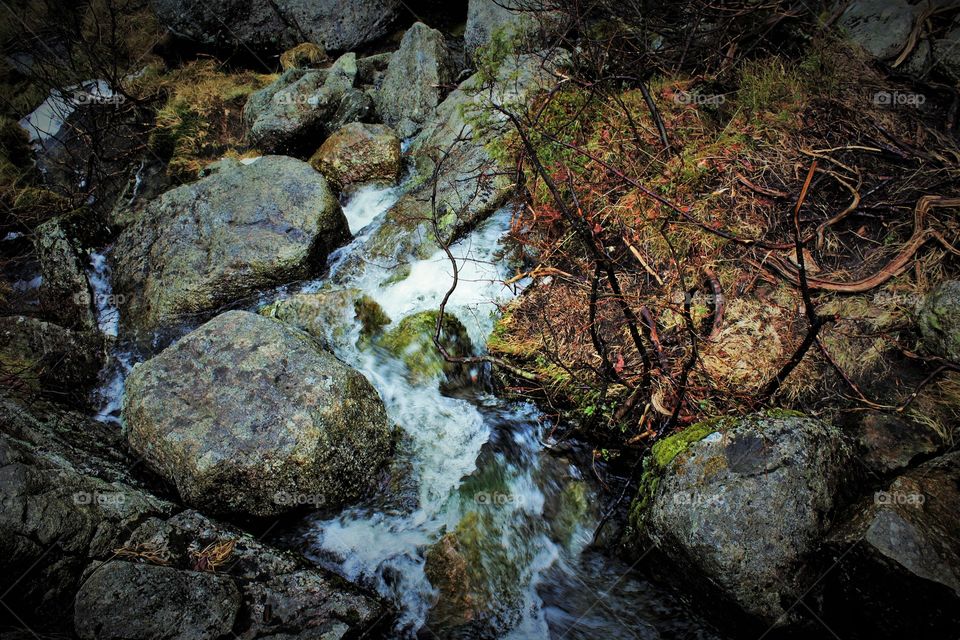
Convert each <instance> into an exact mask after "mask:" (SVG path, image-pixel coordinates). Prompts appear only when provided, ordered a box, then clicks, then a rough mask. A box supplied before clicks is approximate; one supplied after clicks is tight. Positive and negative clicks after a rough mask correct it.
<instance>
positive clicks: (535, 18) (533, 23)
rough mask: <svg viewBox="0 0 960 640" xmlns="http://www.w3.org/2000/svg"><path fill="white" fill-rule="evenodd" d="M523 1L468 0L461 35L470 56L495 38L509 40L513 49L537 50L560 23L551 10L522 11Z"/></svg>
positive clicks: (559, 18)
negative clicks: (465, 21) (464, 23)
mask: <svg viewBox="0 0 960 640" xmlns="http://www.w3.org/2000/svg"><path fill="white" fill-rule="evenodd" d="M525 8H527V7H525V6H524V2H523V0H470V3H469V5H468V7H467V26H466V30H465V31H464V34H463V40H464V43H465V45H466V50H467V54H468V55H470V56H473V57H476V55H477V54H478V53H479V50H480V49H481V48H482V47H485V46H487V45H489V44H490V42H491V41H492V40H493V39H494V38H495V37H496V38H500V39H502V40H503V41H504V42H507V43H510V46H511V48H512V49H513V50H514V51H521V52H524V53H527V52H531V51H536V50H537V49H540V48H542V47H543V46H544V45H545V44H546V43H547V38H548V36H549V35H550V34H552V33H556V32H557V31H558V30H559V29H560V25H561V24H562V19H561V14H560V13H559V12H554V11H538V12H533V11H529V10H524V9H525Z"/></svg>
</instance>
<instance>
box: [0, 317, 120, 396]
mask: <svg viewBox="0 0 960 640" xmlns="http://www.w3.org/2000/svg"><path fill="white" fill-rule="evenodd" d="M103 358H104V353H103V345H102V344H101V342H100V340H99V338H98V337H97V336H96V335H95V334H93V333H82V332H79V331H71V330H70V329H66V328H64V327H61V326H60V325H57V324H53V323H52V322H44V321H42V320H38V319H36V318H28V317H26V316H8V317H3V318H0V371H2V376H3V378H4V380H5V384H7V385H8V386H10V387H11V388H20V389H23V390H28V391H32V392H42V393H46V394H49V395H52V396H54V397H58V398H60V399H71V400H74V401H79V402H82V401H83V400H84V398H85V391H86V390H87V389H89V388H90V387H91V386H92V385H93V384H94V383H95V382H96V380H97V374H98V372H99V371H100V367H101V366H102V364H103Z"/></svg>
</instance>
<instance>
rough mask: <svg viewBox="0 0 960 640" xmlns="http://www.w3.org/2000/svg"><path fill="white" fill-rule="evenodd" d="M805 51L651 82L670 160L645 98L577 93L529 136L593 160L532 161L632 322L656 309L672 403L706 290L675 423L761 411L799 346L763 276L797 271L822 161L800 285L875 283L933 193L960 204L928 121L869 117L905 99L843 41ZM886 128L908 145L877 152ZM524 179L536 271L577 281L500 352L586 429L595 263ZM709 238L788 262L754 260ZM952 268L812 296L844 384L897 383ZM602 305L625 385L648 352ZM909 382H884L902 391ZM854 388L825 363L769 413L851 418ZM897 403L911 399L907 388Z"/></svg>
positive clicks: (928, 256) (540, 293)
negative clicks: (761, 397)
mask: <svg viewBox="0 0 960 640" xmlns="http://www.w3.org/2000/svg"><path fill="white" fill-rule="evenodd" d="M811 51H812V53H811V54H809V55H808V56H807V57H806V58H804V59H801V60H798V61H791V60H786V59H781V58H776V57H774V58H766V59H762V60H755V61H746V62H743V63H741V64H739V65H738V66H737V67H736V72H735V73H733V74H732V84H731V78H729V77H728V78H727V79H726V80H725V82H726V84H723V83H722V82H719V81H715V82H714V84H709V83H707V84H704V83H702V81H701V80H694V79H685V78H675V77H671V78H669V79H661V80H660V81H657V82H653V83H652V84H651V92H652V94H653V97H654V100H655V102H656V104H657V107H658V110H659V112H660V115H661V117H662V119H663V122H664V125H665V127H666V130H667V131H668V133H669V138H670V142H671V145H672V152H670V153H668V152H667V151H665V150H664V149H663V146H662V144H661V142H660V139H659V135H658V132H657V128H656V127H655V125H654V122H653V120H652V118H651V117H650V115H649V112H648V109H647V107H646V104H645V103H644V101H643V98H642V95H641V94H640V92H639V91H634V90H628V91H623V92H620V93H619V94H617V95H616V96H615V97H612V98H610V99H607V100H591V99H590V98H589V97H588V95H587V94H586V93H585V92H583V91H580V90H578V89H576V88H575V86H574V85H573V84H571V85H568V88H567V89H566V90H564V91H561V92H559V93H558V94H556V95H555V96H553V97H552V100H551V102H550V103H549V104H547V105H546V107H545V108H544V110H543V112H542V113H543V116H542V118H541V120H540V122H539V123H538V125H537V128H538V129H539V130H541V131H543V130H546V131H548V132H549V133H550V136H552V137H555V138H558V139H560V140H562V141H563V142H564V143H566V144H569V145H573V146H575V147H577V148H579V149H580V150H581V151H577V150H574V149H571V148H569V147H568V146H566V145H565V144H558V143H556V142H554V141H553V140H551V139H550V138H549V137H547V136H543V135H540V136H538V135H537V134H536V133H535V134H534V136H535V138H536V139H535V142H536V143H537V145H538V156H539V157H540V159H541V161H543V163H544V165H545V166H546V167H547V169H548V171H549V173H550V175H551V176H552V178H553V180H554V181H555V182H556V183H557V184H558V185H560V188H561V190H562V191H563V192H564V194H565V195H566V196H567V198H568V200H570V199H572V196H571V194H570V192H569V190H570V189H571V188H574V189H575V193H576V196H577V201H578V204H579V207H580V210H579V212H578V213H579V214H580V215H582V216H583V217H584V218H585V220H586V222H587V223H588V224H589V225H591V226H592V227H593V228H594V230H595V232H596V233H598V234H599V235H600V237H601V238H602V240H603V243H604V245H605V246H607V247H608V249H609V250H610V252H611V255H612V257H613V259H614V260H615V262H616V264H617V266H618V269H619V273H620V279H621V284H622V285H623V288H624V290H625V293H626V297H627V298H628V301H629V303H630V305H631V307H632V308H633V309H634V311H635V312H637V313H639V310H640V309H641V308H643V307H646V308H647V309H649V310H650V311H651V312H652V314H653V316H654V317H655V318H656V323H657V331H658V334H659V338H660V342H661V343H662V347H663V351H664V354H665V356H666V360H667V361H668V364H667V366H666V368H665V369H666V370H664V371H661V372H659V374H657V373H656V372H655V374H654V377H653V380H652V383H653V384H654V387H655V388H657V389H659V391H658V394H659V398H660V403H661V404H666V405H669V404H670V402H671V401H672V395H673V394H674V393H675V389H674V384H675V381H676V379H677V377H678V376H679V374H680V372H681V370H682V366H683V362H684V361H685V359H686V358H687V356H688V355H689V353H690V349H689V336H687V334H686V326H685V325H686V321H685V318H684V316H683V306H682V304H681V302H682V300H683V294H682V293H681V292H683V291H685V290H686V291H691V290H692V291H695V292H696V293H697V295H696V296H695V297H694V298H693V300H692V304H691V307H690V312H691V315H692V319H693V321H694V324H695V327H696V331H697V333H698V335H699V339H698V340H699V345H698V346H699V356H700V357H699V359H698V361H697V362H696V365H695V367H694V370H693V372H692V374H691V381H690V386H689V388H688V390H687V392H688V394H687V400H688V402H687V405H688V406H686V407H685V408H684V411H683V412H682V414H681V417H682V418H683V419H688V420H693V419H696V418H699V417H707V416H709V415H711V413H715V412H718V411H740V410H743V409H744V408H745V407H749V406H750V403H751V402H752V401H753V399H754V398H755V396H756V395H757V393H758V391H759V390H760V389H761V388H762V387H763V385H764V384H765V383H766V382H768V381H769V380H770V379H771V378H772V377H773V376H774V375H775V374H776V372H777V371H779V370H780V368H781V367H782V366H783V365H784V364H785V363H786V362H787V361H788V360H789V359H790V357H791V355H792V354H793V352H794V350H795V349H796V347H797V345H798V344H799V343H800V342H801V340H802V338H803V336H804V334H805V332H806V330H807V323H806V319H805V317H804V313H803V308H802V304H801V301H800V296H799V292H798V291H797V290H796V289H795V288H794V287H792V286H791V285H790V284H789V283H787V282H786V281H783V280H780V279H778V278H776V277H775V276H774V275H772V274H771V273H770V272H769V271H768V270H767V269H766V268H764V267H763V263H764V261H765V260H768V259H769V257H770V256H771V255H776V256H777V257H779V258H780V259H783V260H786V261H792V262H794V263H795V262H796V258H795V256H794V255H793V254H794V251H793V250H792V249H790V248H788V247H789V245H790V243H791V242H792V235H791V234H792V231H791V226H792V222H791V214H790V208H791V205H792V203H793V200H794V199H795V198H796V196H797V194H798V193H799V191H800V187H801V185H802V184H803V181H804V178H805V175H806V172H807V170H808V168H809V167H810V164H811V162H812V161H813V160H814V159H816V160H817V161H818V163H819V168H818V172H817V174H816V177H815V180H814V182H813V186H812V189H811V192H810V195H809V197H808V199H807V201H806V203H805V205H804V209H803V213H802V216H801V226H802V233H803V234H804V235H805V236H810V237H812V240H811V241H810V242H809V243H808V245H807V250H806V251H805V253H804V255H805V261H806V263H807V266H808V273H810V274H817V275H818V277H824V278H827V279H833V280H841V281H843V280H851V279H856V278H862V277H865V276H869V275H872V274H873V273H875V272H877V271H878V270H879V269H880V267H882V266H883V265H884V264H886V262H887V261H888V260H889V259H890V257H891V256H892V255H893V254H895V253H896V251H897V250H898V248H899V247H900V246H901V245H902V243H903V242H905V241H906V240H907V239H908V238H909V237H910V234H911V233H912V222H913V218H912V211H913V208H914V206H915V203H916V201H917V199H918V198H919V197H920V196H921V195H924V194H927V193H931V192H933V193H938V194H940V195H954V194H957V193H960V180H957V179H954V180H951V179H949V176H954V177H955V178H960V169H958V164H957V161H958V160H960V154H957V153H956V145H955V144H952V143H949V142H944V141H943V140H941V139H940V137H939V134H938V133H937V130H936V126H935V125H932V124H931V122H930V119H929V118H928V119H927V120H926V121H925V120H924V118H925V117H926V116H924V114H921V113H919V112H916V111H904V110H900V111H897V110H892V109H889V108H886V107H884V106H883V105H878V104H876V103H874V101H873V99H872V96H873V95H874V94H875V93H876V92H877V91H883V90H886V91H890V90H896V89H897V87H896V86H894V85H893V84H892V83H891V82H890V81H889V80H887V79H885V78H882V77H881V76H879V74H878V72H877V71H876V70H874V69H873V68H871V67H870V66H868V65H867V64H866V63H865V62H864V61H863V60H862V59H860V58H859V57H858V56H857V55H856V54H855V53H854V52H852V51H849V50H847V49H845V48H843V47H842V46H840V45H837V44H836V43H833V42H824V43H817V44H816V45H814V46H813V47H811ZM728 75H731V74H728ZM698 83H699V84H698ZM698 94H699V95H718V94H722V95H723V99H722V100H714V101H713V102H712V103H711V102H710V101H709V100H708V101H706V102H704V101H700V102H698V101H697V100H691V99H690V98H689V96H690V95H698ZM934 120H935V118H934ZM878 126H879V127H882V128H883V130H884V131H885V132H886V134H885V135H889V136H890V137H892V138H894V139H897V140H901V141H903V142H898V143H894V142H891V140H889V139H887V138H886V137H884V136H881V134H880V133H878V131H879V129H878ZM878 138H879V140H878ZM924 141H927V142H934V141H935V142H936V143H937V146H936V147H935V149H936V151H935V152H934V154H935V155H936V157H937V159H936V160H930V159H926V158H923V157H922V156H917V155H913V156H911V155H910V154H906V153H902V154H901V155H904V156H905V157H904V158H898V157H896V154H897V153H901V151H899V150H897V148H896V144H901V145H904V146H906V145H912V146H915V147H916V148H923V147H922V146H921V145H922V143H923V142H924ZM891 148H893V149H894V150H895V152H892V151H889V149H891ZM954 156H955V157H954ZM951 158H953V161H952V162H951V161H950V159H951ZM905 163H906V164H908V165H909V166H910V167H911V168H910V170H909V171H905V170H904V166H905ZM610 167H615V168H616V169H617V170H619V171H620V172H622V173H623V174H624V175H626V176H629V177H630V179H632V180H635V181H636V182H638V183H640V184H642V185H643V186H645V187H646V188H648V189H650V190H651V191H653V192H655V193H657V194H659V195H661V196H663V197H665V198H667V199H669V200H671V201H673V202H675V203H678V204H679V205H680V206H681V207H684V208H685V209H686V211H687V213H688V217H687V218H685V217H682V216H679V215H678V214H677V213H675V212H674V211H672V210H671V209H669V208H667V207H664V206H662V205H660V204H659V203H657V202H655V201H654V200H653V199H651V198H650V197H649V196H647V195H646V194H644V193H642V191H641V190H640V189H638V188H636V187H635V186H634V185H631V184H630V183H629V181H626V180H623V179H621V178H620V177H619V176H618V175H617V174H616V172H615V171H613V170H611V169H610ZM526 175H527V176H528V184H527V187H528V190H529V192H530V194H531V202H530V206H529V207H528V208H527V209H525V210H524V211H523V212H522V213H521V214H520V215H518V217H517V219H516V221H515V225H514V233H515V236H516V237H517V239H518V240H519V241H520V242H522V243H524V244H526V245H528V246H530V247H532V248H533V249H534V254H535V255H539V256H541V257H540V261H539V264H538V269H539V270H540V272H546V273H553V274H565V275H560V276H557V275H554V278H553V281H552V282H551V283H550V284H549V285H546V286H537V287H535V288H534V289H533V290H532V291H530V292H529V293H528V295H525V296H524V297H523V298H522V299H521V300H520V301H519V302H518V303H517V304H515V305H514V306H513V307H512V309H511V312H510V314H509V316H508V319H507V320H506V321H505V322H504V323H502V325H501V327H500V330H499V333H498V335H497V336H495V339H494V340H493V341H492V343H491V349H493V350H495V351H497V352H498V353H499V354H501V355H504V356H512V357H514V358H516V359H518V360H522V361H524V362H525V364H526V365H527V366H528V367H533V368H534V369H535V370H537V371H538V372H540V373H541V374H542V375H544V376H545V377H546V378H547V379H548V380H549V381H550V383H549V386H550V388H551V389H552V390H553V391H554V392H563V393H566V394H567V396H566V399H567V400H569V401H571V402H572V403H573V405H574V407H575V409H574V413H577V412H582V411H583V409H584V407H585V406H586V407H592V406H593V404H594V403H595V396H596V393H595V391H596V389H598V388H602V386H603V385H602V382H601V376H600V371H601V366H602V359H601V358H600V356H598V355H597V353H596V350H595V349H594V345H593V344H592V341H591V339H590V334H589V322H588V320H587V319H588V313H589V311H588V298H589V291H590V277H591V274H592V259H591V257H590V256H589V254H588V252H587V251H586V250H585V249H584V247H582V246H580V245H578V243H577V242H574V241H573V240H572V239H571V235H570V233H569V229H568V228H567V225H566V222H565V221H564V220H563V218H562V216H561V213H560V211H559V210H558V208H557V206H556V204H555V203H554V202H553V199H552V197H551V194H550V193H549V190H548V189H547V188H546V185H545V184H544V181H543V180H542V179H540V178H539V177H538V176H537V174H536V172H534V171H527V172H526ZM951 185H952V186H951ZM931 190H933V191H931ZM858 197H859V200H858ZM853 203H858V204H859V205H860V206H859V207H858V208H856V209H854V212H855V213H853V214H851V215H848V216H845V217H843V218H841V219H838V220H836V221H834V222H832V223H830V224H828V225H826V226H823V227H822V228H821V224H822V223H826V221H828V220H831V219H833V218H835V217H836V216H837V215H838V214H839V213H840V212H843V211H845V210H847V209H849V208H850V207H851V205H852V204H853ZM864 205H867V207H865V206H864ZM691 219H692V220H696V221H699V223H700V224H699V225H698V224H694V223H692V222H691ZM931 223H932V224H934V225H936V228H938V229H939V230H941V232H942V233H943V234H944V235H945V236H946V237H948V238H952V239H955V238H957V237H960V224H958V223H957V222H956V220H955V219H954V217H953V216H951V215H950V214H949V212H947V211H943V212H940V213H938V214H936V217H935V219H933V220H932V222H931ZM704 226H708V227H711V228H713V229H719V230H722V231H723V232H725V233H729V234H733V235H734V236H736V237H738V238H741V239H744V240H763V241H765V242H766V243H771V244H782V245H784V247H783V248H782V249H769V248H767V249H759V248H751V247H749V246H744V245H743V244H738V243H735V242H731V241H729V240H727V239H724V238H723V237H721V236H720V235H719V234H717V233H714V232H712V231H710V230H708V229H705V228H703V227H704ZM818 230H819V231H820V232H819V233H818ZM628 249H629V250H628ZM944 253H945V252H943V251H942V250H939V249H935V248H933V247H932V245H931V246H928V247H925V248H924V249H923V250H922V251H921V252H920V253H919V254H918V255H917V258H916V260H915V264H914V268H913V269H912V270H911V271H909V272H908V273H905V274H903V275H901V276H899V277H896V278H894V279H892V280H890V281H888V282H887V283H885V284H884V285H883V286H882V287H879V288H877V289H875V290H872V291H869V292H867V293H866V294H860V295H839V294H830V293H821V294H817V295H816V296H815V299H816V303H817V305H818V310H819V313H821V314H823V315H826V316H828V317H830V318H831V319H833V320H835V322H832V323H831V324H829V325H828V326H827V327H826V328H825V329H824V332H823V334H822V341H823V344H824V346H825V348H826V350H827V352H828V353H829V354H830V357H831V358H832V359H833V361H834V362H835V363H836V364H837V366H839V367H840V368H841V369H842V370H843V371H844V374H845V375H846V376H848V377H849V378H851V379H853V380H854V381H858V380H870V379H872V377H873V378H875V377H876V376H877V375H878V374H880V373H890V370H891V365H890V360H891V358H895V357H896V356H897V354H899V353H900V349H901V348H913V347H914V346H915V344H914V338H913V337H912V335H911V334H910V332H909V327H910V325H911V314H912V310H913V307H914V306H915V303H916V300H918V299H919V298H920V296H922V294H923V292H925V291H926V290H928V289H929V288H930V287H931V286H933V285H935V284H936V283H938V282H940V281H941V280H942V279H944V278H945V277H948V276H949V274H950V272H951V271H950V269H949V268H947V267H945V266H943V263H942V261H941V260H940V258H942V257H943V256H944ZM707 270H710V272H712V273H714V274H715V276H716V278H717V280H718V281H719V282H720V284H721V289H722V291H723V294H724V297H725V299H726V312H725V314H724V317H723V320H722V323H721V325H720V327H719V329H718V330H717V331H712V333H713V335H712V338H708V335H709V334H710V333H711V329H712V318H713V311H714V308H713V305H712V303H711V298H710V297H709V296H704V294H709V293H710V288H709V285H708V284H707V283H706V278H705V273H707ZM601 292H602V293H601V298H600V302H599V304H598V326H599V327H600V328H601V334H602V336H603V337H604V341H605V344H606V349H607V352H608V354H609V359H610V361H611V362H616V361H617V359H618V358H620V357H622V358H623V359H624V361H623V364H624V370H623V375H624V377H626V378H628V379H629V380H634V381H635V380H636V379H637V376H638V375H639V370H640V366H639V356H638V354H637V353H636V352H635V350H634V349H633V347H632V343H631V340H630V339H629V337H628V336H627V335H626V331H625V329H624V320H623V317H622V314H621V313H620V312H619V310H618V309H617V307H616V305H615V304H612V303H611V300H610V299H609V290H607V289H605V288H603V287H602V288H601ZM698 296H699V297H698ZM897 384H898V383H897V382H896V381H893V380H891V386H892V387H894V388H896V387H897ZM844 386H845V383H844V381H843V379H842V377H841V376H839V375H838V374H837V373H836V371H835V369H834V366H833V365H832V364H831V363H830V362H829V359H828V358H826V357H824V356H823V355H822V354H821V353H820V352H819V350H818V349H817V348H814V349H813V350H812V351H811V352H809V354H808V355H807V357H806V359H805V360H804V362H803V363H802V364H801V366H800V367H799V368H797V369H796V370H794V371H793V373H792V374H791V376H790V377H789V378H788V380H787V381H786V384H785V385H784V387H783V388H782V390H781V392H780V394H779V396H778V398H777V401H778V402H779V403H780V404H782V405H786V406H792V407H803V408H816V407H821V408H825V407H827V406H834V407H836V406H843V405H844V403H848V402H847V396H848V394H849V390H846V389H845V388H844ZM901 391H903V393H904V395H906V393H909V388H907V389H905V390H904V389H901ZM930 393H931V394H934V395H936V394H939V396H940V397H948V396H949V389H945V388H939V387H938V389H936V390H934V389H933V388H932V386H931V390H930ZM658 394H654V395H655V396H656V395H658ZM617 399H618V400H622V399H623V398H622V397H620V398H617ZM557 403H558V404H560V401H559V400H558V401H557ZM654 404H657V403H656V402H655V403H654Z"/></svg>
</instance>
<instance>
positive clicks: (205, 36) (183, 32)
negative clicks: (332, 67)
mask: <svg viewBox="0 0 960 640" xmlns="http://www.w3.org/2000/svg"><path fill="white" fill-rule="evenodd" d="M153 5H154V8H155V9H156V11H157V15H158V16H159V18H160V21H161V23H162V24H165V25H167V26H168V28H169V29H170V30H171V31H173V32H174V33H176V34H178V35H180V36H181V37H185V38H188V39H190V40H194V41H196V42H201V43H203V44H209V45H225V46H232V47H241V48H250V49H254V50H259V51H263V50H267V51H274V52H277V51H282V50H284V49H288V48H290V47H292V46H294V45H296V44H299V43H301V42H304V41H307V42H313V43H315V44H318V45H320V46H322V47H323V48H324V49H326V50H327V51H346V50H350V49H354V48H356V47H359V46H361V45H364V44H367V43H369V42H372V41H374V40H376V39H378V38H380V37H382V36H384V35H386V34H387V33H388V31H389V29H390V27H391V26H392V24H393V22H394V21H395V20H396V18H397V16H398V15H399V13H400V10H401V7H402V6H403V3H402V2H400V0H352V1H351V2H349V3H344V2H340V1H338V0H221V1H220V2H216V3H212V2H191V1H189V0H154V1H153Z"/></svg>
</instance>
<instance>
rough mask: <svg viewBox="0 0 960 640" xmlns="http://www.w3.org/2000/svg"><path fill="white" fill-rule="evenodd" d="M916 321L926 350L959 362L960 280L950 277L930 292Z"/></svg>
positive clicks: (921, 306)
mask: <svg viewBox="0 0 960 640" xmlns="http://www.w3.org/2000/svg"><path fill="white" fill-rule="evenodd" d="M917 322H918V324H919V328H920V336H921V337H922V338H923V344H924V346H925V347H926V348H927V349H929V350H930V351H932V352H933V353H934V354H935V355H938V356H940V357H942V358H947V359H948V360H955V361H960V281H958V280H948V281H946V282H944V283H943V284H941V285H940V286H939V287H937V288H936V289H934V290H933V291H931V292H930V293H929V294H927V297H926V298H925V299H924V301H923V303H922V304H921V305H920V309H919V313H918V317H917Z"/></svg>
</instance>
